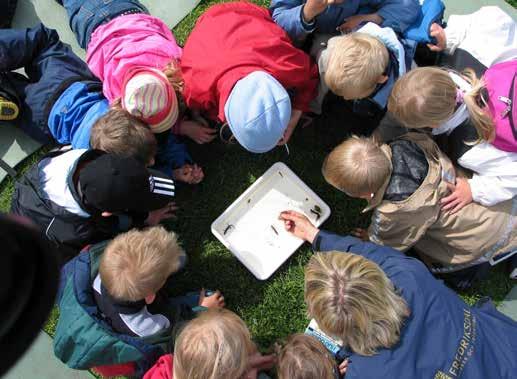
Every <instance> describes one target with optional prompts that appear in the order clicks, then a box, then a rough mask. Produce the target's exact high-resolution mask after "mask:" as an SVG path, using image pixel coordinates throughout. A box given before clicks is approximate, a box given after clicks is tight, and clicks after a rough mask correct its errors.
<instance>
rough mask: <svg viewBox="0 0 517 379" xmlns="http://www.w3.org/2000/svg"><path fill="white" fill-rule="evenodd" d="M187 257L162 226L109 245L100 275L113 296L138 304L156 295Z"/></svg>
mask: <svg viewBox="0 0 517 379" xmlns="http://www.w3.org/2000/svg"><path fill="white" fill-rule="evenodd" d="M184 258H185V252H184V251H183V249H182V248H181V247H180V245H179V243H178V240H177V238H176V234H174V233H173V232H168V231H167V230H165V229H164V228H163V227H162V226H155V227H152V228H147V229H144V230H137V229H133V230H130V231H129V232H126V233H124V234H120V235H118V236H117V237H115V239H113V240H112V241H111V242H110V243H109V244H108V246H107V247H106V250H105V251H104V254H103V255H102V258H101V262H100V266H99V273H100V277H101V281H102V284H103V286H104V287H105V288H106V290H107V291H108V292H109V294H110V295H111V296H113V297H114V298H116V299H118V300H123V301H139V300H142V299H144V298H145V297H146V296H148V295H151V294H154V293H156V292H157V291H158V290H159V289H160V288H161V287H162V286H163V285H164V284H165V281H166V280H167V278H168V277H169V276H170V275H171V274H172V273H173V272H175V271H177V270H178V269H179V267H180V265H181V262H182V260H183V259H184Z"/></svg>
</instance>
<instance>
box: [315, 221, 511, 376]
mask: <svg viewBox="0 0 517 379" xmlns="http://www.w3.org/2000/svg"><path fill="white" fill-rule="evenodd" d="M313 249H314V250H315V251H323V252H325V251H333V250H337V251H342V252H351V253H355V254H358V255H361V256H363V257H365V258H368V259H370V260H372V261H373V262H375V263H377V264H378V265H379V266H380V267H381V268H382V270H383V271H384V272H385V273H386V275H387V276H388V277H389V278H390V280H391V281H392V282H393V284H394V285H395V287H396V288H397V290H398V291H400V293H401V296H402V297H403V298H404V299H405V300H406V302H407V304H408V305H409V308H410V309H411V315H410V316H409V318H408V319H407V320H406V323H405V326H404V328H403V329H402V333H401V340H400V342H399V343H398V344H397V345H396V346H394V347H393V348H392V349H389V350H387V349H381V350H379V352H378V354H377V355H374V356H371V357H366V356H361V355H357V354H351V355H350V359H351V363H350V364H349V365H348V370H347V373H346V379H353V378H362V379H368V378H398V379H404V378H407V379H414V378H421V379H424V378H430V379H432V378H435V379H452V378H468V379H487V378H498V379H501V378H508V379H510V378H516V377H517V359H516V357H517V323H516V322H515V321H513V320H511V319H510V318H508V317H506V316H505V315H503V314H502V313H499V312H498V311H497V310H496V309H495V308H494V307H493V305H492V303H491V302H488V303H484V304H483V305H481V306H469V305H467V304H466V303H465V302H464V301H463V300H462V299H461V298H460V297H459V296H458V295H457V294H456V293H455V292H453V291H452V290H451V289H449V288H447V287H446V286H445V285H444V284H443V283H442V282H441V281H438V280H436V279H435V278H434V277H433V276H432V275H431V274H430V273H429V271H428V270H427V268H426V267H425V266H424V264H423V263H421V262H420V261H418V260H416V259H413V258H409V257H406V256H405V255H404V254H402V253H400V252H399V251H397V250H394V249H392V248H390V247H384V246H379V245H376V244H373V243H370V242H362V241H360V240H358V239H357V238H354V237H348V236H347V237H341V236H337V235H334V234H331V233H328V232H325V231H320V232H319V233H318V235H317V236H316V238H315V240H314V243H313Z"/></svg>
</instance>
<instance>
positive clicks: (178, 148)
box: [48, 82, 192, 175]
mask: <svg viewBox="0 0 517 379" xmlns="http://www.w3.org/2000/svg"><path fill="white" fill-rule="evenodd" d="M108 109H109V103H108V100H106V98H105V97H104V95H103V94H102V92H101V91H96V90H92V89H91V88H90V86H89V83H88V82H75V83H73V84H72V85H70V87H68V88H67V89H66V90H65V91H64V92H63V93H62V94H61V96H59V98H58V99H57V100H56V102H55V103H54V105H53V106H52V108H51V110H50V113H49V117H48V128H49V130H50V132H51V133H52V136H53V137H54V138H55V139H56V141H58V142H59V143H60V144H63V145H68V144H71V145H72V148H73V149H90V134H91V130H92V127H93V125H94V124H95V122H96V121H97V120H98V119H99V118H101V117H102V116H104V115H105V114H106V113H107V112H108ZM190 162H192V159H191V157H190V155H189V153H188V152H187V147H186V146H185V144H183V143H181V142H180V141H179V140H178V138H177V137H176V136H175V135H174V134H172V132H171V133H168V134H167V137H166V138H160V139H159V140H158V152H157V155H156V165H155V167H154V168H156V169H157V170H160V171H162V172H164V173H165V174H167V175H171V171H172V170H173V169H175V168H179V167H181V166H183V165H184V164H186V163H190Z"/></svg>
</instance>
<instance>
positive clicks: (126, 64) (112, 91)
mask: <svg viewBox="0 0 517 379" xmlns="http://www.w3.org/2000/svg"><path fill="white" fill-rule="evenodd" d="M181 54H182V50H181V48H180V47H179V46H178V44H177V43H176V40H175V39H174V36H173V35H172V32H171V31H170V30H169V28H168V27H167V25H165V23H164V22H163V21H161V20H160V19H159V18H156V17H153V16H150V15H147V14H143V13H138V14H129V15H126V16H120V17H117V18H115V19H113V20H111V21H110V22H108V23H107V24H104V25H101V26H99V27H98V28H97V29H95V31H94V32H93V34H92V37H91V40H90V43H89V44H88V49H87V54H86V62H87V63H88V66H89V67H90V70H92V72H93V73H94V74H95V75H96V76H97V77H98V78H99V79H100V80H101V81H102V83H103V92H104V96H106V98H107V99H108V100H109V102H110V103H112V102H113V101H114V100H116V99H118V98H119V97H121V91H122V86H123V84H124V82H125V81H126V80H129V78H126V75H127V74H128V73H131V72H135V68H155V69H158V70H162V69H163V68H164V67H165V66H166V65H167V64H168V63H169V62H171V61H172V60H179V59H180V58H181Z"/></svg>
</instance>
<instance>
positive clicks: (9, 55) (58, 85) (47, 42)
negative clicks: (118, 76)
mask: <svg viewBox="0 0 517 379" xmlns="http://www.w3.org/2000/svg"><path fill="white" fill-rule="evenodd" d="M22 67H23V68H24V69H25V74H26V75H27V77H24V76H23V75H20V74H16V73H12V72H11V71H13V70H16V69H19V68H22ZM0 72H7V73H8V74H7V75H6V76H7V78H8V80H9V81H10V82H11V84H12V85H13V86H14V87H15V89H16V92H17V93H18V96H19V97H20V101H21V103H22V112H21V115H20V117H19V119H18V120H17V122H18V123H19V126H20V128H21V129H23V130H24V131H25V132H26V133H27V134H29V135H30V136H31V137H33V138H34V139H36V140H38V141H40V142H42V143H47V142H49V141H51V140H52V136H51V134H50V132H49V130H48V127H47V122H48V114H49V112H50V110H51V108H52V106H53V104H54V102H55V101H56V100H57V98H58V97H59V96H60V95H61V93H62V92H63V91H64V90H65V89H66V88H68V86H70V84H72V83H74V82H77V81H84V82H89V83H91V85H92V87H95V86H98V88H99V91H101V90H102V84H101V83H100V81H99V80H98V79H97V78H96V77H95V76H94V75H93V74H92V73H91V71H90V70H89V68H88V66H87V65H86V63H84V62H83V61H82V60H81V59H80V58H79V57H78V56H77V55H75V54H74V52H73V51H72V49H71V48H70V46H69V45H67V44H65V43H63V42H61V41H60V40H59V35H58V34H57V32H56V31H55V30H53V29H48V28H46V27H45V26H44V25H42V24H39V25H37V26H35V27H33V28H31V29H3V30H2V31H1V33H0Z"/></svg>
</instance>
